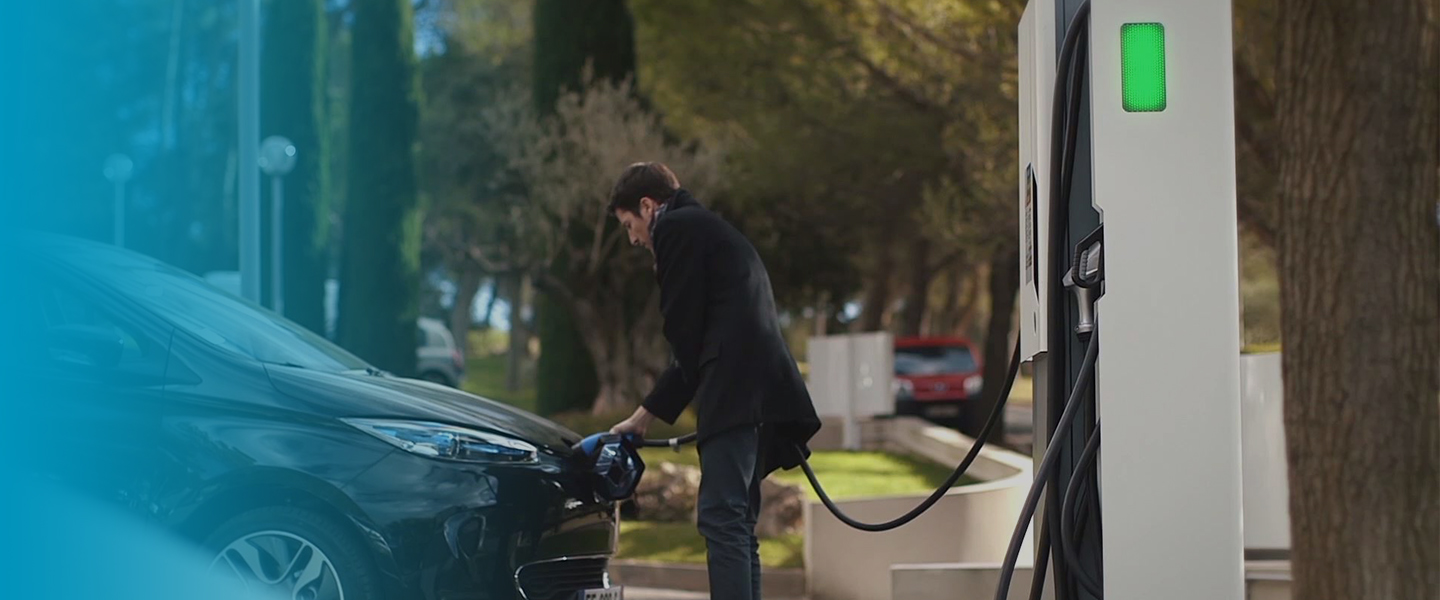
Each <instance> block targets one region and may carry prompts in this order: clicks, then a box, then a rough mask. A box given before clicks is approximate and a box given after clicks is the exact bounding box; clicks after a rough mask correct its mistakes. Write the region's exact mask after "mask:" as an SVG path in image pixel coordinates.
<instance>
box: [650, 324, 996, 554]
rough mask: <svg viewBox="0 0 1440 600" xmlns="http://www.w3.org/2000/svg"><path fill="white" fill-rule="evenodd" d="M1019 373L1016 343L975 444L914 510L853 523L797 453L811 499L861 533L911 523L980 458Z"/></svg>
mask: <svg viewBox="0 0 1440 600" xmlns="http://www.w3.org/2000/svg"><path fill="white" fill-rule="evenodd" d="M1019 372H1020V345H1019V344H1018V343H1017V344H1016V345H1015V351H1014V352H1013V353H1012V354H1011V355H1010V369H1009V371H1008V372H1007V373H1006V375H1005V385H1004V387H1002V388H1001V389H1000V396H999V398H997V399H996V400H995V407H994V408H993V409H991V411H990V416H989V417H988V418H987V419H986V420H985V426H984V427H983V428H981V430H980V433H979V435H977V436H976V437H975V443H974V444H972V445H971V446H970V451H969V452H968V453H966V454H965V458H964V459H962V460H961V461H960V464H959V465H957V466H956V467H955V469H954V470H953V471H951V473H950V476H949V477H946V478H945V481H944V483H941V484H940V487H938V488H935V491H934V492H932V493H931V494H930V496H929V497H928V498H926V499H925V500H924V501H923V502H921V503H920V504H918V505H916V506H915V508H912V509H910V511H909V512H906V513H905V514H903V515H900V516H899V517H896V518H894V519H891V520H889V521H885V522H883V523H865V522H862V521H857V520H855V519H854V518H852V517H850V516H849V515H847V514H845V512H844V511H842V510H840V507H839V506H837V505H836V504H835V501H834V500H831V499H830V495H829V494H827V493H825V487H824V486H822V485H820V480H819V479H818V478H816V477H815V470H814V469H812V468H810V461H808V460H806V459H805V455H804V453H803V452H802V453H800V468H801V469H802V470H804V471H805V478H806V479H807V480H809V481H810V487H811V488H813V489H814V490H815V495H816V496H819V497H820V502H821V503H822V504H824V505H825V508H826V510H829V511H830V514H833V515H835V518H836V519H839V520H840V522H841V523H844V524H846V525H848V526H850V527H853V528H855V529H859V530H861V531H870V532H878V531H889V530H891V529H895V528H897V527H900V526H902V525H904V524H906V523H909V522H911V521H914V520H915V519H916V518H917V517H919V516H920V515H922V514H924V513H925V511H927V510H930V507H932V506H935V503H936V502H939V501H940V499H941V498H943V497H945V493H946V492H949V491H950V488H952V487H955V484H956V483H958V482H959V481H960V478H961V477H963V476H964V475H965V472H966V471H967V470H969V469H970V465H971V463H974V462H975V459H976V458H977V457H979V456H980V450H981V449H983V448H984V447H985V442H986V440H988V439H989V438H990V434H991V432H993V431H994V430H995V426H996V425H997V424H999V422H1000V419H1001V418H1003V417H1004V415H1005V401H1006V400H1008V399H1009V398H1010V390H1011V388H1013V387H1014V386H1015V377H1016V375H1018V374H1019ZM693 441H695V434H694V433H689V434H686V435H683V436H680V437H676V438H668V439H649V440H640V441H639V445H641V446H646V447H668V448H672V449H675V450H677V451H678V450H679V448H680V445H681V444H688V443H691V442H693ZM797 450H798V447H797Z"/></svg>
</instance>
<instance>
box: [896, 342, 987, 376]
mask: <svg viewBox="0 0 1440 600" xmlns="http://www.w3.org/2000/svg"><path fill="white" fill-rule="evenodd" d="M974 370H975V357H974V355H972V354H971V353H970V349H969V348H967V347H965V346H915V347H910V348H896V349H895V374H896V375H953V374H959V373H967V372H970V371H974Z"/></svg>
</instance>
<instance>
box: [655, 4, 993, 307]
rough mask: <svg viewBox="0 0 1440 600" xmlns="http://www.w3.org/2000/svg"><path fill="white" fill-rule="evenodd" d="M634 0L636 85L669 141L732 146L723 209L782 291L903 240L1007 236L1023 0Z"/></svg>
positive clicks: (977, 242)
mask: <svg viewBox="0 0 1440 600" xmlns="http://www.w3.org/2000/svg"><path fill="white" fill-rule="evenodd" d="M633 5H634V8H635V12H636V15H637V39H638V41H639V49H640V54H641V57H642V63H641V64H642V71H641V74H642V78H641V81H642V83H643V84H644V89H645V91H646V93H647V94H649V95H650V96H652V97H653V98H654V99H655V101H656V103H657V105H659V106H660V107H661V108H663V109H664V110H665V111H666V115H667V120H668V122H670V123H672V124H673V125H674V127H675V128H676V130H677V132H679V133H680V134H681V135H683V136H693V137H698V138H700V139H722V140H726V141H727V142H728V143H729V144H730V145H731V146H733V151H732V152H731V156H730V158H731V164H730V165H728V166H729V168H730V169H731V172H732V173H733V174H734V177H732V180H733V181H734V182H735V184H734V185H733V186H732V189H731V190H730V194H729V195H728V196H727V197H726V199H725V200H726V203H725V205H724V208H725V209H727V211H728V212H727V216H728V217H732V218H736V219H737V220H739V221H740V222H741V225H742V227H743V228H744V229H745V231H746V232H747V233H750V234H751V235H752V237H754V238H755V239H756V241H757V245H759V246H760V248H761V250H762V253H763V254H764V256H765V258H766V261H767V265H768V266H769V267H770V268H771V270H772V271H773V272H775V273H778V274H780V275H781V276H777V277H776V280H777V281H776V292H777V295H778V296H779V297H780V299H781V301H782V303H784V304H786V305H787V306H790V307H796V306H812V305H814V304H815V303H816V302H818V301H820V300H822V299H824V298H832V299H835V300H837V301H838V300H840V299H843V298H849V297H852V296H853V294H854V292H855V291H856V290H857V289H858V288H859V286H860V283H861V281H862V277H860V275H859V273H860V272H862V271H869V272H868V273H866V276H865V277H866V278H868V279H870V280H871V282H880V281H884V280H885V279H888V278H889V277H891V274H890V270H892V269H893V268H894V267H893V265H891V264H887V263H886V262H885V261H880V260H875V257H876V256H878V255H879V254H880V250H881V249H882V248H883V247H885V246H888V245H893V244H895V243H896V240H897V239H906V240H907V241H909V240H913V239H914V236H916V235H921V236H924V237H925V238H927V239H928V240H930V241H931V242H932V243H931V247H932V248H935V249H936V254H937V255H950V254H953V253H954V252H955V251H957V250H967V251H971V252H987V251H989V249H990V248H991V247H992V246H993V245H995V244H996V240H997V239H998V238H1001V237H1004V236H1013V232H1014V226H1013V223H1014V219H1015V214H1014V213H1015V211H1014V209H1013V206H1012V205H1013V196H1014V192H1013V182H1014V174H1015V168H1014V155H1015V148H1014V141H1013V138H1014V136H1015V132H1014V125H1013V121H1014V110H1015V109H1014V106H1015V104H1014V102H1015V85H1014V80H1013V79H1014V75H1013V73H1012V71H1013V70H1014V56H1013V55H1014V47H1015V46H1014V35H1015V23H1016V22H1017V20H1018V16H1019V9H1020V6H1021V3H1018V2H988V3H986V2H973V1H968V0H949V1H945V2H929V1H926V2H920V1H918V0H917V1H911V0H886V1H882V2H863V3H862V2H853V1H850V0H796V1H792V2H762V1H759V0H746V1H734V0H696V1H694V2H686V3H674V2H666V1H664V0H634V2H633ZM675 31H685V32H687V35H685V36H676V35H674V32H675ZM795 240H801V241H798V242H796V241H795ZM792 242H793V243H792ZM925 271H926V270H925V269H921V270H919V272H921V273H924V272H925ZM881 285H884V284H883V283H881ZM838 304H839V302H836V304H835V305H837V306H838Z"/></svg>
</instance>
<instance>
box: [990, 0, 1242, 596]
mask: <svg viewBox="0 0 1440 600" xmlns="http://www.w3.org/2000/svg"><path fill="white" fill-rule="evenodd" d="M1076 28H1083V30H1077V29H1076ZM1231 28H1232V24H1231V13H1230V3H1229V2H1225V1H1218V0H1211V1H1206V0H1089V2H1088V5H1087V3H1086V2H1084V1H1082V0H1031V2H1030V3H1029V5H1028V6H1027V7H1026V9H1025V12H1024V16H1023V18H1022V20H1021V22H1020V26H1019V32H1018V33H1019V42H1020V56H1019V76H1020V99H1019V104H1020V106H1019V115H1018V116H1019V123H1020V140H1019V142H1020V143H1019V146H1020V160H1019V172H1018V174H1017V176H1018V183H1019V186H1018V187H1019V189H1018V192H1019V193H1018V209H1019V216H1020V219H1019V221H1020V231H1019V232H1018V235H1019V237H1020V240H1021V248H1022V251H1021V257H1020V265H1019V268H1020V270H1021V292H1020V307H1021V315H1020V336H1019V337H1020V345H1021V356H1022V357H1023V359H1024V360H1027V361H1029V362H1031V363H1032V367H1033V371H1034V374H1035V432H1036V446H1035V453H1036V454H1035V456H1036V462H1037V469H1036V477H1037V479H1042V478H1049V480H1048V484H1047V489H1046V495H1045V496H1044V502H1043V505H1042V506H1041V507H1040V508H1039V510H1038V511H1037V512H1036V513H1035V518H1034V520H1033V522H1032V525H1031V529H1030V531H1031V532H1032V534H1031V535H1032V536H1034V537H1035V539H1036V540H1039V542H1038V543H1037V544H1036V548H1037V553H1038V556H1037V557H1036V567H1037V571H1039V570H1040V569H1041V564H1042V563H1045V564H1046V565H1047V566H1048V567H1049V568H1048V573H1047V574H1046V575H1045V577H1047V578H1048V581H1047V585H1045V589H1046V590H1047V591H1046V594H1047V595H1048V597H1052V598H1060V599H1062V600H1068V599H1071V598H1076V599H1089V598H1097V597H1100V596H1101V595H1102V594H1101V593H1098V592H1103V596H1104V597H1108V598H1110V599H1111V600H1151V599H1153V598H1166V599H1170V600H1239V599H1240V598H1243V596H1244V542H1243V538H1242V521H1241V505H1242V499H1241V448H1240V439H1241V429H1240V372H1239V369H1240V367H1239V351H1240V313H1239V303H1240V300H1239V298H1240V295H1239V289H1238V270H1239V266H1238V264H1239V262H1238V248H1237V231H1236V208H1235V150H1234V149H1235V142H1234V129H1235V116H1234V101H1233V92H1232V73H1233V71H1232V63H1231V60H1232V50H1231ZM1067 34H1069V36H1070V37H1074V38H1075V39H1074V40H1072V41H1071V42H1070V43H1068V44H1067ZM1087 342H1095V349H1096V356H1095V358H1094V359H1093V361H1092V364H1091V365H1090V368H1089V370H1090V372H1089V373H1088V374H1087V373H1082V371H1083V370H1084V362H1085V360H1084V355H1085V354H1086V351H1087V345H1088V344H1087ZM1082 375H1084V376H1089V377H1092V378H1093V381H1094V386H1093V388H1087V389H1086V390H1081V391H1080V393H1078V394H1076V393H1074V392H1075V389H1074V388H1075V387H1076V386H1075V383H1076V380H1077V379H1082V380H1083V379H1085V377H1084V376H1082ZM1077 398H1078V399H1077ZM1071 400H1074V401H1075V402H1078V403H1079V404H1078V405H1077V406H1076V407H1075V416H1074V417H1073V418H1072V419H1071V420H1070V421H1069V422H1068V423H1064V424H1062V423H1061V422H1060V416H1061V415H1062V414H1063V413H1064V412H1065V411H1066V409H1067V402H1069V401H1071ZM1102 423H1103V432H1104V443H1103V444H1101V443H1100V442H1099V439H1098V436H1099V435H1100V432H1101V430H1102ZM1060 425H1066V426H1064V427H1060ZM1051 444H1058V445H1061V447H1059V448H1057V449H1056V451H1057V452H1056V459H1055V461H1054V462H1055V464H1054V465H1053V469H1052V470H1051V472H1049V473H1042V471H1041V469H1040V468H1039V466H1040V465H1039V463H1040V457H1042V456H1044V455H1045V453H1046V452H1047V450H1049V446H1050V445H1051ZM1097 455H1098V460H1097V458H1096V456H1097ZM1087 488H1088V489H1087ZM1067 510H1068V512H1067ZM1102 524H1103V529H1102ZM1102 531H1103V534H1102ZM1062 541H1063V544H1062V543H1061V542H1062ZM1062 550H1063V551H1062ZM1047 554H1048V558H1047ZM1047 561H1048V562H1047ZM1082 584H1083V585H1082ZM1001 597H1003V596H1001Z"/></svg>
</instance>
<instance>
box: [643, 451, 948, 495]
mask: <svg viewBox="0 0 1440 600" xmlns="http://www.w3.org/2000/svg"><path fill="white" fill-rule="evenodd" d="M641 457H642V458H644V459H645V464H647V465H654V464H659V463H662V462H673V463H680V464H685V465H691V466H698V465H699V464H700V456H699V455H698V454H696V452H695V448H694V447H688V448H684V449H682V450H681V451H680V452H674V451H672V450H669V449H666V448H646V449H644V450H642V451H641ZM810 466H811V468H814V469H815V476H816V477H817V478H819V479H820V483H821V485H824V486H825V491H826V492H827V493H829V494H830V497H831V498H834V499H836V500H842V499H846V498H862V497H866V496H894V495H902V494H923V493H927V492H929V491H930V490H933V489H935V488H936V487H937V486H939V485H940V484H941V483H944V482H945V478H946V477H948V476H949V475H950V469H951V468H952V467H945V466H941V465H937V464H935V463H932V462H930V461H928V460H924V459H919V458H914V457H910V456H903V455H896V454H887V453H884V452H845V451H822V452H815V453H814V454H812V455H811V456H810ZM770 477H772V478H774V479H776V480H778V481H781V482H784V483H790V484H794V485H798V486H800V487H801V488H803V489H804V490H805V493H806V494H807V495H808V496H809V497H810V499H812V500H817V499H819V496H817V495H816V494H815V490H812V489H810V482H808V481H806V480H805V472H804V471H801V470H800V469H798V468H795V469H791V470H789V471H776V472H774V473H772V474H771V475H770ZM967 483H974V480H973V479H970V478H968V477H962V478H961V479H960V485H964V484H967Z"/></svg>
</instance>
